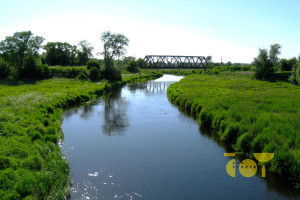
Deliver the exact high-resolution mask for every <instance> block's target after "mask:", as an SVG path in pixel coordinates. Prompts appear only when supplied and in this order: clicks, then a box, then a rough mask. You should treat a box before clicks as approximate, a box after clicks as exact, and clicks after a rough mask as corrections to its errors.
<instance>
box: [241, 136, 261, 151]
mask: <svg viewBox="0 0 300 200" xmlns="http://www.w3.org/2000/svg"><path fill="white" fill-rule="evenodd" d="M253 138H254V137H253V134H251V133H244V134H242V135H241V136H240V137H239V138H238V140H237V144H236V149H237V150H239V151H242V152H251V147H252V141H253ZM258 152H259V151H258Z"/></svg>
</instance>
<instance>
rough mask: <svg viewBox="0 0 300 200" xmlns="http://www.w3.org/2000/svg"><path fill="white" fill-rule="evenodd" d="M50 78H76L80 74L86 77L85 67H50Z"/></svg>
mask: <svg viewBox="0 0 300 200" xmlns="http://www.w3.org/2000/svg"><path fill="white" fill-rule="evenodd" d="M50 71H51V77H57V78H76V77H77V76H79V75H80V74H84V75H86V67H50Z"/></svg>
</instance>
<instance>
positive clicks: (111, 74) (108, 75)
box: [103, 67, 122, 82]
mask: <svg viewBox="0 0 300 200" xmlns="http://www.w3.org/2000/svg"><path fill="white" fill-rule="evenodd" d="M103 75H104V78H105V79H106V80H108V81H110V82H111V81H122V75H121V71H120V70H119V69H118V68H116V67H107V68H106V69H105V70H104V72H103Z"/></svg>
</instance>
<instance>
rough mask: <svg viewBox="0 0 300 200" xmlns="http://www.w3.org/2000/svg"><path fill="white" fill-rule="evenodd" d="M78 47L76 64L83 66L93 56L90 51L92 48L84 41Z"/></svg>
mask: <svg viewBox="0 0 300 200" xmlns="http://www.w3.org/2000/svg"><path fill="white" fill-rule="evenodd" d="M78 46H79V51H78V64H79V65H85V64H86V63H87V62H88V61H89V58H90V57H92V56H93V54H92V51H93V50H94V47H92V45H91V44H90V43H88V41H86V40H82V41H80V42H79V43H78Z"/></svg>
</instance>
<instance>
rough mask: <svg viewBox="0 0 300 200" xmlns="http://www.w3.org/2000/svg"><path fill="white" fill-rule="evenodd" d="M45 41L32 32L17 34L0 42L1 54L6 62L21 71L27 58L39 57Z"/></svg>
mask: <svg viewBox="0 0 300 200" xmlns="http://www.w3.org/2000/svg"><path fill="white" fill-rule="evenodd" d="M44 40H45V39H44V38H43V37H40V36H33V33H32V32H31V31H23V32H16V33H14V35H13V36H7V37H6V38H5V40H3V41H1V42H0V52H2V57H3V58H4V60H5V61H6V62H8V63H9V64H10V65H11V66H17V69H18V70H20V69H21V67H22V66H23V62H24V59H25V58H26V57H37V55H38V51H39V49H40V48H41V46H42V43H43V41H44Z"/></svg>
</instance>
